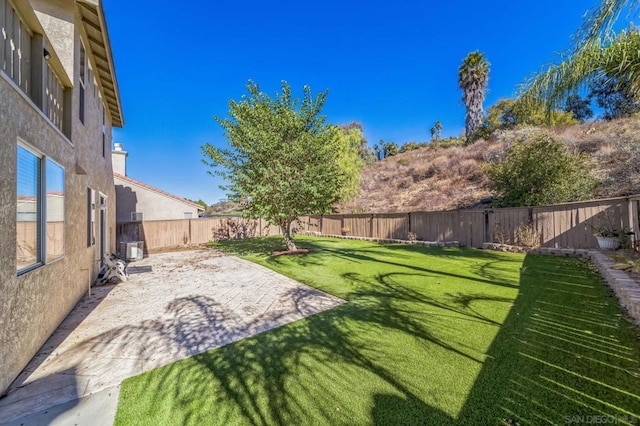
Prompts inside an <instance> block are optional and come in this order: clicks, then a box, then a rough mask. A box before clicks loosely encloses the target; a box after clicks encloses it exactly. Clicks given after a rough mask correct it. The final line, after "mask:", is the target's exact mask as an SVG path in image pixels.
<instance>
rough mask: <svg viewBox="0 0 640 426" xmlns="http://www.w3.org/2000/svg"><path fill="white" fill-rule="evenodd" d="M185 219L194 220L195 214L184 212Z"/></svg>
mask: <svg viewBox="0 0 640 426" xmlns="http://www.w3.org/2000/svg"><path fill="white" fill-rule="evenodd" d="M184 218H185V219H193V212H184Z"/></svg>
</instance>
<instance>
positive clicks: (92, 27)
mask: <svg viewBox="0 0 640 426" xmlns="http://www.w3.org/2000/svg"><path fill="white" fill-rule="evenodd" d="M77 3H78V5H79V7H78V9H79V11H80V16H81V24H82V26H83V28H84V30H85V34H87V36H89V35H91V33H92V32H93V33H96V32H97V33H98V34H99V36H100V37H99V38H95V37H90V38H89V40H88V42H89V46H90V49H91V53H92V55H94V59H95V60H96V61H97V60H98V57H97V55H96V50H98V49H102V50H104V51H105V52H106V54H105V55H100V57H101V58H102V59H101V61H103V62H106V67H105V66H98V67H97V69H96V70H95V72H96V75H98V77H99V78H100V82H101V85H100V86H101V87H102V88H103V90H102V94H103V96H104V97H105V104H106V106H107V108H108V110H109V114H110V116H111V124H112V126H113V127H123V126H124V116H123V114H122V104H121V102H120V91H119V90H118V81H117V79H116V72H115V66H114V61H113V54H112V52H111V44H110V42H109V31H108V29H107V22H106V19H105V15H104V9H103V7H102V2H101V1H91V0H78V2H77ZM105 85H107V86H110V87H109V90H108V91H107V90H104V86H105Z"/></svg>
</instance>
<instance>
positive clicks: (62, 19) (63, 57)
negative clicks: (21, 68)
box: [29, 0, 75, 79]
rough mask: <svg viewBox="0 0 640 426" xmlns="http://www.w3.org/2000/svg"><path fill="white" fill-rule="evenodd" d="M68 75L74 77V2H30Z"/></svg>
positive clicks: (34, 0)
mask: <svg viewBox="0 0 640 426" xmlns="http://www.w3.org/2000/svg"><path fill="white" fill-rule="evenodd" d="M29 3H30V4H31V7H33V9H34V11H35V14H36V16H37V17H38V20H39V21H40V24H41V25H42V27H43V28H44V30H45V32H46V33H47V37H48V39H49V41H50V42H51V44H52V45H53V48H54V49H55V50H56V52H57V53H58V55H59V58H60V62H62V66H63V67H64V69H65V71H66V72H67V75H68V76H69V78H70V79H71V77H72V76H73V58H74V55H73V43H74V27H75V26H74V19H73V16H74V5H73V3H74V1H73V0H29Z"/></svg>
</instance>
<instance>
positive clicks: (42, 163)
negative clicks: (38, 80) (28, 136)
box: [15, 138, 67, 276]
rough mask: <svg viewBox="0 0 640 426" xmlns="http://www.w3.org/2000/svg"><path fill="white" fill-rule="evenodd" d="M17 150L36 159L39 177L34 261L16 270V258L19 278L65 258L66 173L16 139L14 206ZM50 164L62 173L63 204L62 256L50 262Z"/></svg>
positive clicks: (20, 139) (36, 150)
mask: <svg viewBox="0 0 640 426" xmlns="http://www.w3.org/2000/svg"><path fill="white" fill-rule="evenodd" d="M19 148H22V149H24V150H25V151H27V152H28V153H30V154H31V155H33V156H34V157H35V158H37V159H38V168H39V175H38V178H37V189H36V209H37V210H36V227H37V230H36V246H37V247H36V250H35V252H36V261H35V262H34V263H32V264H30V265H28V266H25V267H23V268H20V269H18V264H17V258H16V275H17V276H21V275H24V274H26V273H28V272H31V271H33V270H35V269H38V268H40V267H42V266H45V265H49V264H51V263H55V262H57V261H59V260H60V259H64V258H65V256H66V248H67V246H66V242H67V241H66V227H67V209H66V193H67V191H66V186H67V185H66V182H67V178H66V176H67V171H66V169H65V167H64V166H62V165H61V164H60V163H59V162H58V161H56V160H54V159H53V158H51V157H49V156H47V155H45V154H44V153H43V152H42V151H40V150H38V149H37V148H34V147H33V146H32V145H31V144H29V143H28V142H27V141H25V140H24V139H22V138H18V141H17V144H16V174H15V177H16V206H17V202H18V190H17V188H18V184H19V182H18V170H17V162H18V151H19ZM48 162H51V163H53V164H54V165H56V166H58V167H60V168H61V169H62V173H63V192H64V202H63V212H64V213H63V225H62V226H63V236H64V237H63V240H62V254H61V255H60V256H58V257H55V258H53V259H51V260H47V224H48V221H47V208H48V206H47V163H48ZM17 223H18V220H17V210H16V234H15V235H16V243H15V244H16V248H17V245H18V240H17V232H18V230H17Z"/></svg>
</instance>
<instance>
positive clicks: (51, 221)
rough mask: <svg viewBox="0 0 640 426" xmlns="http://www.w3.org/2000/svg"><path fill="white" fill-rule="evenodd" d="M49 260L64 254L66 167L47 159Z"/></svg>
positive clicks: (47, 246)
mask: <svg viewBox="0 0 640 426" xmlns="http://www.w3.org/2000/svg"><path fill="white" fill-rule="evenodd" d="M46 171H47V184H46V186H47V198H46V206H45V211H46V213H47V216H46V217H47V222H46V230H47V234H46V235H47V242H46V245H45V246H46V251H47V262H51V261H52V260H55V259H59V258H61V257H62V256H64V198H65V197H64V169H63V168H62V166H60V165H59V164H56V163H55V162H53V161H51V160H50V159H47V164H46Z"/></svg>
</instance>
